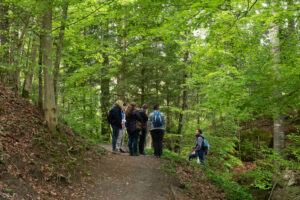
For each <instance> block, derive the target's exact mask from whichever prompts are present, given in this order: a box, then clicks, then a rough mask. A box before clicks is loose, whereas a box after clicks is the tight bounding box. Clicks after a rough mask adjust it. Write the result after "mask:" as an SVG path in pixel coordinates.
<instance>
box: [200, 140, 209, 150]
mask: <svg viewBox="0 0 300 200" xmlns="http://www.w3.org/2000/svg"><path fill="white" fill-rule="evenodd" d="M200 137H202V136H200ZM202 139H203V141H202V145H201V146H202V147H201V150H203V151H205V154H207V152H208V150H209V144H208V142H207V140H206V139H205V137H202Z"/></svg>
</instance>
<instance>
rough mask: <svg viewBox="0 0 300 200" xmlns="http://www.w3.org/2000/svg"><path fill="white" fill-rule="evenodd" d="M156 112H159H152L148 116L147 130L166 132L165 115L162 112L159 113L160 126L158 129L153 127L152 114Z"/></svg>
mask: <svg viewBox="0 0 300 200" xmlns="http://www.w3.org/2000/svg"><path fill="white" fill-rule="evenodd" d="M157 111H158V112H160V111H159V110H154V111H153V112H152V113H151V114H150V115H149V118H148V128H149V130H150V131H152V130H163V131H165V130H166V120H165V115H164V114H163V113H162V112H160V114H161V121H162V125H161V126H160V127H154V126H153V120H154V112H157Z"/></svg>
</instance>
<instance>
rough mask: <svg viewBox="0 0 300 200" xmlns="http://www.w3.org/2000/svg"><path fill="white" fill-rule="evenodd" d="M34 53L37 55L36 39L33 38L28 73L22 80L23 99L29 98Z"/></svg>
mask: <svg viewBox="0 0 300 200" xmlns="http://www.w3.org/2000/svg"><path fill="white" fill-rule="evenodd" d="M36 53H37V40H36V37H35V36H34V38H33V41H32V47H31V55H30V62H29V66H28V72H26V73H25V80H24V85H23V92H22V96H23V97H24V98H28V97H29V93H30V90H31V85H32V78H33V70H34V68H35V65H36Z"/></svg>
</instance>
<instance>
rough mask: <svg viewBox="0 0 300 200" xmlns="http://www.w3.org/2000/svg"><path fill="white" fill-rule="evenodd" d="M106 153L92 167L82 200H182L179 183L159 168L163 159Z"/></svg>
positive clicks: (107, 146) (183, 195) (185, 196)
mask: <svg viewBox="0 0 300 200" xmlns="http://www.w3.org/2000/svg"><path fill="white" fill-rule="evenodd" d="M102 146H103V147H104V148H105V149H107V150H108V151H109V153H108V154H107V155H106V156H103V158H101V159H100V161H99V162H98V163H97V166H95V168H94V170H93V172H92V174H91V177H92V182H93V184H91V185H90V187H89V188H87V192H86V194H89V195H90V196H89V197H85V198H86V199H93V200H99V199H101V200H152V199H153V200H186V199H190V198H189V197H188V196H187V195H185V194H184V192H183V190H182V189H181V188H179V186H180V183H179V182H178V181H177V180H176V179H175V178H174V177H172V176H171V175H170V174H167V173H166V172H164V171H163V169H162V164H164V162H165V161H164V160H162V159H157V158H155V157H154V156H151V155H146V156H129V154H128V153H122V154H117V155H116V154H112V153H111V145H102Z"/></svg>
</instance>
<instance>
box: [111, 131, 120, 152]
mask: <svg viewBox="0 0 300 200" xmlns="http://www.w3.org/2000/svg"><path fill="white" fill-rule="evenodd" d="M111 127H112V129H113V138H112V149H113V151H114V150H116V145H117V140H118V137H119V131H120V128H119V127H117V126H115V125H111Z"/></svg>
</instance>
